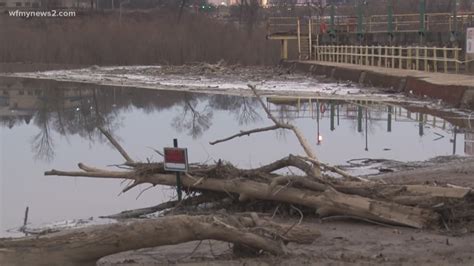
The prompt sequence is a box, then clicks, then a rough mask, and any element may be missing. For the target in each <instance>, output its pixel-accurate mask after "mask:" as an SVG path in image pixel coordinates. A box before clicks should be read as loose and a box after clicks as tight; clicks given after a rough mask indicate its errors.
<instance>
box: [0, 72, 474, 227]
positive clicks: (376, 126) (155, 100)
mask: <svg viewBox="0 0 474 266" xmlns="http://www.w3.org/2000/svg"><path fill="white" fill-rule="evenodd" d="M267 103H268V106H269V108H270V109H271V111H272V113H273V114H275V115H276V116H277V117H278V119H280V120H282V121H290V122H291V123H294V124H295V125H297V126H298V127H299V128H300V129H301V131H302V132H303V133H304V134H305V135H306V137H307V138H308V139H309V141H310V143H311V145H312V146H313V148H314V149H315V150H316V152H317V153H318V156H319V158H320V159H321V160H323V161H325V162H328V163H330V164H344V163H346V162H347V161H348V160H350V159H354V158H366V157H371V158H384V159H394V160H401V161H412V160H425V159H428V158H431V157H434V156H437V155H448V154H452V153H455V154H458V155H473V154H474V144H473V143H474V133H472V131H471V123H472V122H473V121H472V120H470V119H468V118H466V117H465V116H462V115H459V114H456V113H452V112H442V111H438V110H429V109H426V108H423V107H417V106H397V105H386V104H380V103H375V102H360V101H359V102H357V101H345V102H343V101H338V100H322V99H307V98H306V99H288V98H268V99H267ZM99 125H100V126H102V127H104V128H107V129H108V130H109V131H111V132H112V133H113V134H114V135H115V137H116V138H117V139H119V141H121V142H122V144H123V145H124V147H125V148H126V149H127V151H128V152H129V154H130V155H131V156H132V157H134V158H136V159H140V160H144V161H145V160H147V159H150V160H161V157H156V156H157V155H156V154H155V153H154V152H153V151H152V150H148V149H147V148H146V147H153V148H156V149H161V148H162V147H165V146H170V145H171V144H172V139H173V138H179V142H180V146H181V145H182V146H185V147H188V150H189V156H190V160H191V161H192V162H205V161H209V162H211V163H212V160H217V159H224V160H228V161H231V162H232V163H234V164H236V165H238V166H239V167H244V168H245V167H258V166H259V165H261V164H265V163H269V162H271V161H274V160H277V159H280V158H282V157H284V156H287V155H288V154H289V153H293V154H300V153H302V152H303V151H302V149H301V147H300V146H299V144H298V141H297V139H296V138H295V137H294V136H293V135H292V134H290V133H288V132H287V131H284V130H280V131H278V132H265V133H261V134H256V135H251V136H250V137H242V138H238V139H235V140H232V141H230V142H226V143H222V144H219V145H216V146H210V145H209V144H208V142H209V141H212V140H216V139H220V138H223V137H227V136H229V135H232V134H235V133H236V132H238V131H239V130H242V129H244V130H245V129H251V128H256V127H263V126H267V125H271V121H270V120H269V119H268V118H267V117H266V115H265V112H263V110H262V108H261V107H260V106H259V103H258V102H257V101H256V100H255V99H254V98H248V97H237V96H228V95H209V94H199V93H190V92H172V91H157V90H144V89H135V88H125V87H106V86H104V87H99V86H92V85H78V84H73V83H58V82H53V81H32V80H19V79H5V80H0V135H1V144H2V147H3V148H2V159H0V163H1V169H0V170H1V180H0V184H1V185H2V187H1V188H0V190H1V202H0V215H1V216H0V235H3V234H4V232H5V230H6V229H8V228H12V227H15V226H18V225H20V224H21V223H22V218H23V215H24V210H25V207H26V206H30V217H31V221H32V223H35V224H38V223H44V222H52V221H55V220H62V219H72V218H88V217H90V216H99V215H106V214H110V213H115V212H118V211H121V210H124V209H130V208H138V207H143V206H147V205H154V204H157V203H159V202H160V201H163V200H167V199H169V197H171V196H174V194H173V193H174V190H169V191H167V190H165V189H164V188H162V187H156V188H153V189H150V190H149V191H147V192H146V193H143V195H141V196H140V197H139V199H138V200H137V199H136V197H137V195H138V194H139V192H140V191H141V190H142V189H143V188H136V189H135V190H132V191H130V192H128V193H125V194H123V195H121V196H120V197H117V194H118V193H119V192H120V191H121V189H122V188H123V184H121V182H120V180H115V181H113V180H99V179H82V178H65V177H50V176H48V177H44V176H43V172H44V171H45V170H49V169H51V168H57V169H74V168H75V167H76V166H75V164H76V163H77V162H84V163H87V164H90V165H95V166H105V165H111V164H114V163H120V162H121V161H122V158H121V157H120V155H118V154H117V152H116V151H115V150H114V149H113V148H111V147H110V146H109V145H108V143H107V142H106V140H105V139H103V138H102V136H101V134H100V133H99V132H98V131H97V129H96V128H97V126H99ZM285 134H286V135H285ZM149 154H152V155H149ZM146 156H149V157H146ZM153 156H155V157H153ZM35 158H36V160H35Z"/></svg>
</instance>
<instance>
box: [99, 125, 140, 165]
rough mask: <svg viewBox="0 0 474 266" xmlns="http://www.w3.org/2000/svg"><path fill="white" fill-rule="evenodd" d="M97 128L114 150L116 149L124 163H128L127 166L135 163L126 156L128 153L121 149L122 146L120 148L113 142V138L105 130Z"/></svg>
mask: <svg viewBox="0 0 474 266" xmlns="http://www.w3.org/2000/svg"><path fill="white" fill-rule="evenodd" d="M97 128H98V129H99V130H100V132H101V133H102V134H103V135H104V136H105V137H106V138H107V139H108V140H109V141H110V143H111V144H112V145H113V146H114V147H115V149H117V150H118V152H120V154H121V155H122V156H123V158H124V159H125V162H126V163H128V164H133V163H135V161H134V160H132V158H131V157H130V156H129V155H128V153H127V152H126V151H125V150H124V149H123V148H122V146H120V144H119V143H118V142H117V141H116V140H115V138H114V137H113V136H112V135H111V134H110V133H109V132H108V131H107V130H105V129H104V128H102V127H100V126H99V127H97Z"/></svg>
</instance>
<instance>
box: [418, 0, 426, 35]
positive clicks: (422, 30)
mask: <svg viewBox="0 0 474 266" xmlns="http://www.w3.org/2000/svg"><path fill="white" fill-rule="evenodd" d="M419 12H420V28H419V31H418V34H419V35H420V42H423V39H424V37H425V33H426V0H420V7H419Z"/></svg>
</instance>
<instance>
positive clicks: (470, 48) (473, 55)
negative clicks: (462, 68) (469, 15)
mask: <svg viewBox="0 0 474 266" xmlns="http://www.w3.org/2000/svg"><path fill="white" fill-rule="evenodd" d="M466 61H467V62H466V71H467V72H474V71H473V70H474V28H467V31H466Z"/></svg>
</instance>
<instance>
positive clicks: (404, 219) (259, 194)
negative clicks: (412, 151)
mask: <svg viewBox="0 0 474 266" xmlns="http://www.w3.org/2000/svg"><path fill="white" fill-rule="evenodd" d="M45 174H46V175H62V176H84V177H104V175H103V174H101V173H100V172H64V171H57V170H52V171H48V172H46V173H45ZM114 178H126V179H134V178H139V181H138V182H140V183H151V184H153V185H166V186H176V177H175V176H174V175H171V174H152V175H146V176H139V177H137V176H135V175H134V174H133V173H132V172H124V173H123V174H122V176H119V175H117V173H116V172H114ZM181 182H182V186H183V187H187V188H193V189H198V190H209V191H217V192H227V193H235V194H238V195H239V196H240V197H243V198H254V199H260V200H271V201H278V202H286V203H292V204H300V205H304V206H307V207H310V208H314V209H316V210H317V211H318V212H319V213H320V214H321V215H330V214H343V215H351V216H358V217H363V218H367V219H371V220H375V221H379V222H384V223H390V224H399V225H405V226H410V227H414V228H425V227H428V226H429V225H431V224H432V223H434V222H436V221H437V220H438V215H437V214H436V213H434V212H432V211H431V210H426V209H421V208H417V207H410V206H404V205H400V204H397V203H394V202H388V201H382V200H375V199H371V198H367V197H361V196H357V195H349V194H344V193H341V192H338V191H336V190H335V189H333V188H332V187H328V188H327V189H325V190H324V191H321V192H316V191H313V190H309V189H298V188H293V187H289V186H288V187H286V186H281V185H276V186H275V185H270V184H266V183H261V182H255V181H252V180H249V179H247V178H234V179H230V180H229V179H216V178H204V177H201V178H198V177H190V176H183V177H182V178H181Z"/></svg>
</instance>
